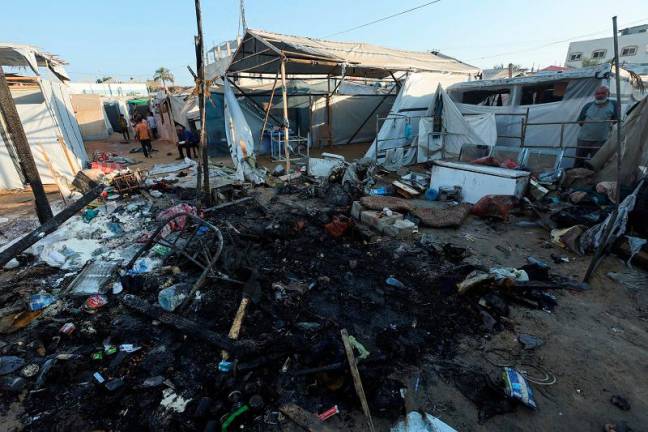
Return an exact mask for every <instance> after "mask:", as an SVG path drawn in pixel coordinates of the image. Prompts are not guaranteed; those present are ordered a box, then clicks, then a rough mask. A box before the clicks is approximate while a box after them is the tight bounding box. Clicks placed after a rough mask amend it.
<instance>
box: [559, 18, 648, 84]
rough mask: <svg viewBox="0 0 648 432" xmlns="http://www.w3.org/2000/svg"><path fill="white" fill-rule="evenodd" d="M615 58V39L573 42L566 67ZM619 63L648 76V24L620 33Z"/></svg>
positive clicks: (566, 60)
mask: <svg viewBox="0 0 648 432" xmlns="http://www.w3.org/2000/svg"><path fill="white" fill-rule="evenodd" d="M613 58H614V38H612V37H607V38H601V39H590V40H584V41H578V42H571V43H570V44H569V50H568V51H567V58H566V59H565V66H568V67H575V68H580V67H583V66H593V65H595V64H601V63H605V62H609V61H610V60H612V59H613ZM619 61H620V64H621V65H623V66H624V67H625V68H626V69H629V70H632V71H634V72H637V73H639V74H641V75H644V74H648V24H643V25H640V26H635V27H629V28H625V29H622V30H620V31H619Z"/></svg>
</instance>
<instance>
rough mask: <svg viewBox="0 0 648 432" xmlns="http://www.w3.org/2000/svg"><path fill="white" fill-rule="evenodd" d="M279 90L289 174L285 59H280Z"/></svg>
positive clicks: (287, 172)
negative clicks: (281, 96)
mask: <svg viewBox="0 0 648 432" xmlns="http://www.w3.org/2000/svg"><path fill="white" fill-rule="evenodd" d="M281 90H282V93H283V116H284V118H283V123H284V139H285V141H286V142H285V143H284V155H285V157H286V174H290V150H289V149H288V144H289V143H290V131H289V130H288V89H287V88H286V59H285V58H282V59H281Z"/></svg>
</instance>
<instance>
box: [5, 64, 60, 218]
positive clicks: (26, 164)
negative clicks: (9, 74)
mask: <svg viewBox="0 0 648 432" xmlns="http://www.w3.org/2000/svg"><path fill="white" fill-rule="evenodd" d="M0 115H2V117H3V118H4V123H5V125H6V127H7V132H9V136H10V137H11V141H12V142H13V144H14V146H15V147H16V153H17V154H18V158H19V159H20V165H21V167H22V170H23V173H24V175H25V179H26V180H27V182H28V183H29V185H30V186H31V189H32V192H33V193H34V199H35V202H36V214H37V215H38V220H39V221H40V223H41V224H44V223H45V222H47V221H50V220H51V219H52V218H53V217H54V215H53V213H52V208H51V207H50V205H49V201H47V195H46V194H45V188H44V187H43V182H42V181H41V178H40V174H39V173H38V167H37V166H36V162H35V161H34V156H33V155H32V152H31V148H30V146H29V142H28V141H27V135H26V134H25V129H24V128H23V125H22V121H21V120H20V117H19V116H18V111H17V109H16V105H15V103H14V100H13V97H12V96H11V91H10V90H9V85H8V84H7V80H6V78H5V74H4V71H3V70H2V66H0Z"/></svg>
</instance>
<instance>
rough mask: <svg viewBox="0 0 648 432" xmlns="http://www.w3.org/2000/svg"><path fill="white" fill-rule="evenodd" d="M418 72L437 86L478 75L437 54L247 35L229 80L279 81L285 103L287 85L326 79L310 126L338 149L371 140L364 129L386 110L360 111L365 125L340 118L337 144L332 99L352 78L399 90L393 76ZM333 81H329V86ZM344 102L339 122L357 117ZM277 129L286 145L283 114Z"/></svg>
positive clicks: (286, 122) (287, 125)
mask: <svg viewBox="0 0 648 432" xmlns="http://www.w3.org/2000/svg"><path fill="white" fill-rule="evenodd" d="M421 71H424V72H428V73H431V74H434V75H436V76H438V79H437V81H436V82H437V83H438V82H439V81H442V80H446V79H447V80H449V81H451V82H458V81H463V80H466V79H470V78H471V76H472V75H474V74H475V73H477V72H478V71H479V69H478V68H475V67H473V66H470V65H468V64H465V63H462V62H460V61H458V60H456V59H453V58H451V57H447V56H444V55H442V54H439V53H430V52H414V51H404V50H396V49H390V48H384V47H379V46H375V45H370V44H364V43H355V42H336V41H325V40H320V39H312V38H307V37H299V36H289V35H282V34H278V33H271V32H267V31H262V30H251V29H248V30H247V31H246V34H245V36H244V37H243V40H242V41H241V43H240V44H239V47H238V49H237V51H236V53H235V54H234V56H233V58H232V61H231V64H230V66H229V68H228V70H227V75H228V76H229V77H236V78H239V79H240V78H242V77H243V76H245V77H247V79H250V78H253V77H254V76H250V74H261V76H262V77H264V78H265V79H267V78H268V77H272V76H273V75H274V82H275V83H276V82H277V79H278V78H279V77H281V81H282V84H281V85H280V86H277V91H278V92H279V91H281V92H282V96H283V97H284V98H288V96H289V91H288V86H287V84H286V82H287V81H288V80H294V79H303V78H305V77H307V76H308V77H313V76H320V77H325V79H326V83H327V90H326V93H325V96H326V100H325V102H324V104H325V107H322V105H321V103H322V102H321V101H320V102H319V103H317V104H315V107H316V109H318V110H320V111H319V113H317V114H319V116H318V115H317V114H316V115H314V116H313V117H315V121H314V122H312V123H313V125H314V126H315V125H316V126H318V127H321V126H323V127H324V128H325V130H324V132H323V134H324V139H325V140H326V141H327V142H328V143H329V144H333V143H335V142H336V141H337V140H338V139H339V141H337V142H340V143H341V142H344V143H350V142H357V141H359V140H362V139H364V140H368V139H369V138H370V136H371V135H373V134H369V132H370V130H371V129H374V127H372V126H369V127H367V123H368V122H369V120H370V119H371V118H372V117H374V118H375V114H376V112H380V111H379V110H381V109H383V110H384V109H385V106H384V104H382V103H381V104H377V103H373V104H372V105H373V107H372V108H371V110H368V109H367V110H364V113H363V114H366V116H365V117H364V119H363V118H362V117H360V116H359V115H357V116H356V117H355V120H356V121H355V122H354V121H353V119H354V118H353V116H349V115H346V116H345V117H344V119H342V118H339V120H340V123H342V124H343V125H344V127H345V128H346V130H343V134H340V135H341V138H336V137H335V127H336V126H335V125H336V122H335V116H334V115H333V114H332V113H331V99H332V98H333V97H334V95H335V94H336V93H338V90H339V88H340V86H341V85H343V84H344V82H345V80H347V79H349V78H351V77H356V78H364V79H366V80H382V79H385V78H389V79H390V81H391V80H393V82H391V85H392V86H393V85H394V84H395V85H397V86H398V85H400V84H399V83H398V82H397V80H396V77H395V74H399V75H401V76H402V75H403V74H405V73H410V72H412V73H413V72H421ZM245 74H247V75H245ZM228 79H230V78H228ZM331 81H333V85H332V86H331ZM273 85H276V84H273ZM239 90H240V89H239ZM244 95H245V94H244ZM246 96H247V95H246ZM383 97H384V98H388V97H389V96H383ZM345 99H348V98H345ZM345 99H341V101H342V103H341V104H340V107H341V108H342V109H340V114H341V115H342V116H344V115H345V113H347V114H348V113H350V112H354V113H356V112H357V111H361V110H357V109H354V107H353V106H351V105H349V104H345V103H344V101H345ZM360 102H366V101H361V100H359V101H358V103H360ZM345 105H348V106H349V108H348V109H346V110H345V109H343V107H345ZM368 105H369V104H367V106H368ZM269 109H270V107H269V106H268V107H266V112H267V110H269ZM322 113H325V115H322ZM322 117H323V118H322ZM275 126H281V127H283V128H284V138H283V140H284V141H285V140H286V139H288V137H289V135H290V133H291V132H290V129H291V128H292V129H293V131H292V133H293V134H294V133H295V130H296V129H295V128H294V127H292V126H293V125H292V124H291V123H290V118H289V113H287V112H285V111H284V112H283V113H282V115H281V120H280V121H275ZM351 131H353V132H351ZM318 133H319V134H320V136H318V137H317V139H318V141H320V142H322V141H323V140H322V139H321V138H322V131H318ZM313 135H315V134H313ZM291 141H292V138H291ZM230 145H231V143H230Z"/></svg>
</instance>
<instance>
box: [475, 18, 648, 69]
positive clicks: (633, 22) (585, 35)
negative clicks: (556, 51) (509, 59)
mask: <svg viewBox="0 0 648 432" xmlns="http://www.w3.org/2000/svg"><path fill="white" fill-rule="evenodd" d="M646 20H648V18H642V19H639V20H634V21H630V22H628V23H625V24H624V26H629V25H632V24H636V23H639V22H642V21H646ZM609 31H610V30H609V29H606V30H600V31H597V32H594V33H587V34H582V35H578V36H572V37H570V38H567V39H562V40H557V41H553V42H548V43H546V44H542V45H538V46H534V47H531V48H523V49H519V50H515V51H508V52H502V53H499V54H493V55H490V56H485V57H474V58H469V59H467V60H466V61H473V60H485V59H490V58H495V57H501V56H505V55H510V54H519V53H523V52H529V51H535V50H538V49H541V48H546V47H548V46H552V45H557V44H561V43H565V42H572V41H573V40H574V39H579V38H583V37H588V36H596V35H599V34H602V33H607V32H609Z"/></svg>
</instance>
